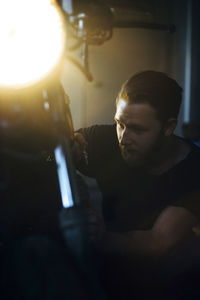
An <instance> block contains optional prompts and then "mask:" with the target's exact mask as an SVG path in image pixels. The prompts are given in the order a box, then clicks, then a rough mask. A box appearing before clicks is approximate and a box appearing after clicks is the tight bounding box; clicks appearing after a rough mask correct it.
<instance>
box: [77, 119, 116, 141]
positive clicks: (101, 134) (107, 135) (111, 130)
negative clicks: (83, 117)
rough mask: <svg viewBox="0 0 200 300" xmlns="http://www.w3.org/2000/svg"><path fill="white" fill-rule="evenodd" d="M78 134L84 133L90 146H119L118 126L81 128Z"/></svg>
mask: <svg viewBox="0 0 200 300" xmlns="http://www.w3.org/2000/svg"><path fill="white" fill-rule="evenodd" d="M78 132H80V133H82V134H83V135H84V137H85V139H86V141H87V142H88V144H89V145H92V144H93V145H97V146H99V145H103V144H104V143H106V145H107V146H108V145H109V144H110V145H112V146H116V145H117V134H116V126H115V125H114V124H112V125H93V126H90V127H86V128H81V129H79V130H78Z"/></svg>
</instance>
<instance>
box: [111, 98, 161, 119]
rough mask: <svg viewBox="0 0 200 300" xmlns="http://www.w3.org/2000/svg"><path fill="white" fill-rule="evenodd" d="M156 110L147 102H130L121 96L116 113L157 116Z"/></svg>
mask: <svg viewBox="0 0 200 300" xmlns="http://www.w3.org/2000/svg"><path fill="white" fill-rule="evenodd" d="M156 113H157V112H156V110H155V108H154V107H152V106H151V105H150V104H149V103H147V102H140V103H137V102H136V103H130V102H127V100H125V99H124V98H120V99H119V100H118V102H117V105H116V114H119V115H120V114H123V115H134V116H137V115H138V116H141V117H142V116H152V117H155V116H156Z"/></svg>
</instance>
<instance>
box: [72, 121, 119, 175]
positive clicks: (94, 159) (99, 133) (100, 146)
mask: <svg viewBox="0 0 200 300" xmlns="http://www.w3.org/2000/svg"><path fill="white" fill-rule="evenodd" d="M77 132H79V133H81V134H83V136H84V137H85V139H86V141H87V143H88V148H87V158H88V163H87V164H85V165H82V166H78V168H79V170H80V171H81V172H83V173H84V174H86V175H88V176H92V177H96V173H97V172H99V171H100V170H101V169H102V168H103V164H104V162H105V163H106V162H107V161H109V156H110V155H111V153H113V151H114V150H115V147H116V130H115V126H114V125H94V126H91V127H88V128H81V129H79V130H78V131H77ZM112 149H113V151H112Z"/></svg>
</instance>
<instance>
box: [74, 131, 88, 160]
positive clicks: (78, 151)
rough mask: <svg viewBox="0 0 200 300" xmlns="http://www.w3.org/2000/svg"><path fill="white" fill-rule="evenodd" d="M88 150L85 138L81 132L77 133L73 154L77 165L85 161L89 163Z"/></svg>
mask: <svg viewBox="0 0 200 300" xmlns="http://www.w3.org/2000/svg"><path fill="white" fill-rule="evenodd" d="M87 148H88V143H87V141H86V140H85V138H84V136H83V135H82V134H81V133H79V132H75V133H74V140H73V144H72V153H73V157H74V160H75V163H79V162H80V161H82V160H85V162H86V163H87Z"/></svg>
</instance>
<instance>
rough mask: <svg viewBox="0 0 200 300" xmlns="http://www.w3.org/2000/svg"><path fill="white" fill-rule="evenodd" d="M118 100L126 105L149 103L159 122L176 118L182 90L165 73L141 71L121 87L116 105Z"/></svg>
mask: <svg viewBox="0 0 200 300" xmlns="http://www.w3.org/2000/svg"><path fill="white" fill-rule="evenodd" d="M120 98H123V99H125V100H126V101H127V102H128V103H149V104H150V105H151V106H152V107H153V108H154V109H155V110H156V111H157V118H158V119H159V120H160V121H161V122H165V121H167V120H168V119H169V118H177V117H178V113H179V109H180V105H181V100H182V88H181V87H180V86H179V85H178V83H177V82H176V81H175V80H174V79H172V78H170V77H168V76H167V75H166V74H165V73H162V72H157V71H143V72H140V73H136V74H135V75H133V76H131V77H130V78H129V79H128V80H127V81H126V82H125V83H124V84H123V85H122V87H121V90H120V92H119V94H118V96H117V99H116V104H117V102H118V101H119V99H120Z"/></svg>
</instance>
